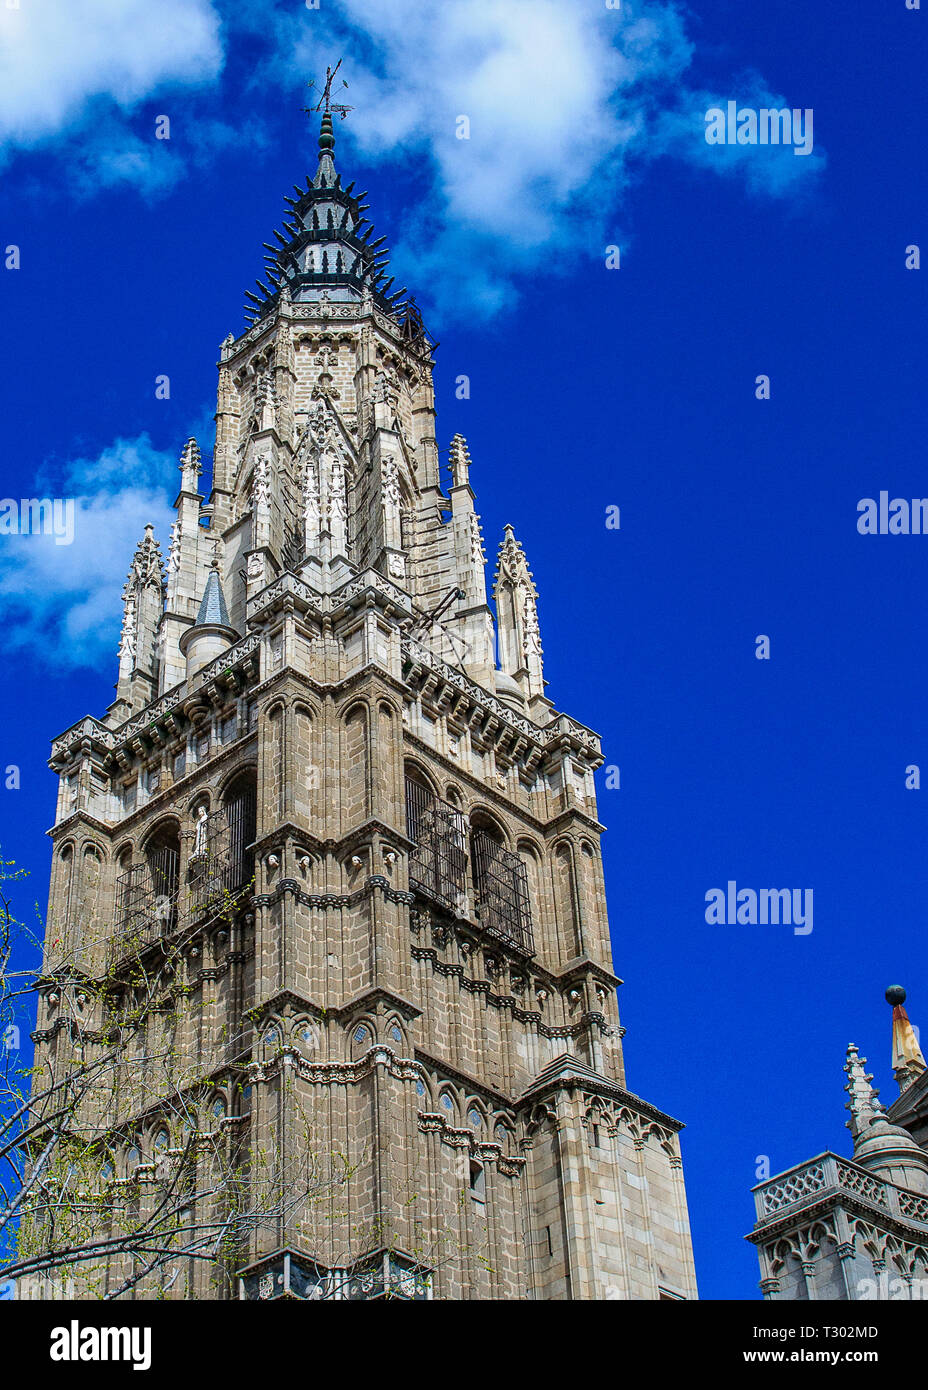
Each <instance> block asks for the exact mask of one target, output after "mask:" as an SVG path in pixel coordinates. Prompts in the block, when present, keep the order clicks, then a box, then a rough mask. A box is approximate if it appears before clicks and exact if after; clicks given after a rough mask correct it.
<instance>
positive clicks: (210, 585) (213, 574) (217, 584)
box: [196, 558, 231, 627]
mask: <svg viewBox="0 0 928 1390" xmlns="http://www.w3.org/2000/svg"><path fill="white" fill-rule="evenodd" d="M196 626H197V627H205V626H211V627H231V623H230V622H229V610H228V608H227V607H226V597H225V594H224V593H223V592H222V580H221V579H220V578H219V564H218V561H217V560H216V559H215V558H214V559H213V563H212V565H211V566H210V571H209V574H208V576H207V579H206V588H205V589H204V590H203V597H202V599H201V600H200V607H199V610H198V612H197V621H196Z"/></svg>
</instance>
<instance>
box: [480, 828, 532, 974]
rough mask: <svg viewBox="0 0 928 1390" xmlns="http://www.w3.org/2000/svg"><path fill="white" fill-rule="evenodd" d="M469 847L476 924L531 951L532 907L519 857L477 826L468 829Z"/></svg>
mask: <svg viewBox="0 0 928 1390" xmlns="http://www.w3.org/2000/svg"><path fill="white" fill-rule="evenodd" d="M470 850H471V864H472V867H473V877H474V899H475V902H474V907H475V910H476V914H477V919H478V921H479V922H480V925H481V926H483V927H486V928H487V930H488V931H491V932H493V933H494V934H495V935H497V936H501V937H503V938H505V940H507V941H512V942H514V943H515V945H517V946H519V947H520V948H521V949H522V950H523V951H527V952H529V953H532V952H533V951H534V949H535V944H534V938H533V935H532V910H531V905H530V901H529V894H528V877H527V874H526V871H525V865H524V863H523V862H522V860H521V858H520V857H519V855H518V854H513V853H512V851H511V850H508V849H506V847H505V845H503V844H502V843H501V842H500V840H499V839H498V837H497V836H496V835H494V834H493V833H492V832H491V831H489V830H487V829H486V828H485V827H484V826H481V825H477V826H474V827H473V829H472V830H471V836H470Z"/></svg>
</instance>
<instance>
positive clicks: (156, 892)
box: [114, 827, 180, 953]
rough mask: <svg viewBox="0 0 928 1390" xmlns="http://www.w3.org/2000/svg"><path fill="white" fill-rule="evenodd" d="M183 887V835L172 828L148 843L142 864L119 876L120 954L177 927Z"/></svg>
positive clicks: (131, 866) (129, 867)
mask: <svg viewBox="0 0 928 1390" xmlns="http://www.w3.org/2000/svg"><path fill="white" fill-rule="evenodd" d="M179 890H180V835H179V833H178V832H177V831H176V830H175V829H173V828H171V827H166V828H165V829H164V830H161V831H157V832H156V833H155V834H154V835H153V836H152V837H151V838H150V839H149V840H148V842H147V844H146V846H145V851H144V859H143V861H142V862H141V863H138V864H131V865H129V866H128V867H127V868H126V869H125V871H124V872H123V873H121V874H120V875H119V876H118V878H117V879H116V935H115V938H114V947H115V949H116V950H117V952H118V953H124V952H125V951H126V950H127V949H134V948H140V947H143V946H146V945H149V944H150V943H151V942H153V941H155V940H157V939H158V938H159V937H162V936H168V935H170V934H171V932H173V931H174V930H175V929H176V927H177V916H178V896H179Z"/></svg>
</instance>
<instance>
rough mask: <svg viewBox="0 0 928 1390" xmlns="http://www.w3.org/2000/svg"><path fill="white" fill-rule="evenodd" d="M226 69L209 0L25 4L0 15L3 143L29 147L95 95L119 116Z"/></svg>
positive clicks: (29, 0)
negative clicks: (161, 92) (171, 86)
mask: <svg viewBox="0 0 928 1390" xmlns="http://www.w3.org/2000/svg"><path fill="white" fill-rule="evenodd" d="M222 62H223V52H222V45H221V43H220V34H219V16H218V15H217V13H216V11H215V10H214V8H213V6H212V4H211V0H22V4H21V5H20V7H19V8H18V9H7V8H6V7H5V6H4V7H2V8H0V142H4V143H11V144H14V145H20V146H28V145H32V144H35V143H36V142H37V141H39V140H42V139H43V138H45V137H47V136H49V135H54V134H55V133H57V132H58V131H60V130H62V129H64V128H65V127H66V126H67V125H68V124H70V123H72V122H74V121H76V120H79V119H80V117H81V115H82V114H83V113H84V111H85V110H86V108H87V105H88V103H90V102H91V101H92V100H93V99H94V98H99V97H107V98H109V99H110V100H111V101H113V102H114V103H115V104H116V105H117V106H119V107H121V108H122V109H123V110H126V109H129V108H131V107H132V106H134V105H135V104H136V103H137V102H139V101H141V100H143V99H144V98H145V97H148V96H149V95H151V94H152V93H153V92H154V91H156V90H157V89H158V88H159V87H161V86H163V85H165V84H167V83H183V84H196V83H202V82H210V81H212V80H213V79H214V78H215V77H216V76H217V75H218V73H219V71H220V69H221V67H222Z"/></svg>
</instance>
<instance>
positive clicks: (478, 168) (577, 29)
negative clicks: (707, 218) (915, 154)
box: [250, 0, 821, 315]
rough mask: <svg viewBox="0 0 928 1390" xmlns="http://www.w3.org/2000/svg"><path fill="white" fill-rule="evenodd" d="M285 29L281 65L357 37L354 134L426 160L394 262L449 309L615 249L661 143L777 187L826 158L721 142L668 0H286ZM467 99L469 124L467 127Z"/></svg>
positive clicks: (497, 299)
mask: <svg viewBox="0 0 928 1390" xmlns="http://www.w3.org/2000/svg"><path fill="white" fill-rule="evenodd" d="M254 20H255V11H254V8H252V10H251V11H250V22H251V23H254ZM275 32H276V40H277V55H276V60H275V62H274V64H272V66H271V68H270V69H269V71H271V72H274V73H276V74H277V75H278V77H284V76H288V77H289V78H290V80H293V79H294V76H295V74H297V73H299V74H300V77H301V78H303V77H305V74H306V73H308V72H311V73H320V72H323V71H324V69H325V63H326V60H327V58H328V56H329V55H330V54H331V53H333V52H341V51H343V52H346V53H348V54H349V55H350V56H349V58H348V59H347V60H346V63H345V68H344V71H345V72H346V75H347V76H348V80H349V82H350V89H349V91H348V92H347V93H342V95H343V97H344V99H345V100H346V101H348V102H350V103H351V104H352V105H354V106H356V108H357V114H356V115H355V116H353V117H352V119H351V121H350V123H349V128H350V131H351V139H352V140H353V141H354V142H355V143H356V145H357V146H358V147H359V148H360V150H361V152H362V154H364V155H365V156H367V157H368V158H370V159H373V160H375V161H384V162H386V161H391V162H395V161H396V159H397V153H398V151H401V152H402V154H403V155H404V156H405V157H406V159H407V160H408V161H409V162H410V163H416V164H417V165H418V166H419V169H420V171H421V172H422V173H423V174H424V176H425V182H426V193H425V200H424V203H423V204H422V205H421V206H420V207H418V208H417V209H416V210H415V213H414V214H412V215H411V216H407V219H406V225H405V226H404V227H403V229H402V236H401V239H400V240H399V241H398V243H397V246H396V249H395V254H394V257H393V266H394V268H395V270H396V272H397V273H398V277H399V279H400V281H402V280H408V282H409V283H410V285H418V286H420V287H421V288H422V290H423V292H424V291H425V290H426V288H427V287H428V286H429V284H431V286H432V290H433V293H434V294H435V296H436V297H437V300H438V308H439V311H440V312H442V313H443V314H445V315H448V314H452V315H453V314H458V313H462V312H463V313H465V314H470V313H472V312H473V311H474V310H475V309H476V310H478V311H481V310H482V311H483V312H484V313H485V314H487V315H489V314H491V313H493V312H495V311H496V310H498V309H499V308H500V306H501V305H502V304H504V303H505V302H506V301H507V300H508V299H510V298H511V297H512V295H513V293H514V292H515V288H516V286H517V284H518V279H519V277H520V276H522V275H527V274H535V273H537V272H539V271H540V270H542V269H543V270H544V272H545V273H546V274H548V275H550V274H552V273H557V272H559V271H568V270H572V269H575V268H576V266H577V265H578V264H579V263H580V261H581V260H582V259H583V258H586V257H591V256H599V255H601V254H602V252H603V248H604V246H605V245H606V244H608V243H610V242H612V241H614V240H616V239H617V238H618V237H619V236H620V235H621V233H622V232H623V230H624V228H623V226H622V219H623V194H624V193H625V191H626V190H627V188H628V186H629V183H630V181H631V179H632V178H633V176H634V175H635V173H636V171H637V170H638V169H640V168H641V167H642V166H644V165H645V164H646V163H647V162H648V161H650V160H652V159H654V158H655V157H657V156H658V155H667V154H670V155H674V156H676V157H678V158H680V159H682V160H684V161H687V162H691V163H693V164H696V165H698V166H699V167H702V168H706V169H712V170H713V172H715V173H718V174H722V175H728V174H731V173H737V174H740V175H741V176H743V178H744V179H745V181H746V183H747V186H748V189H749V191H750V192H751V193H753V194H757V195H763V196H768V195H769V196H781V195H787V194H791V193H792V192H793V191H794V190H795V189H796V188H797V187H798V186H799V184H800V183H801V182H809V175H810V174H812V173H814V170H813V169H812V168H811V167H806V168H803V165H806V166H810V165H811V164H812V163H813V162H812V161H806V160H797V159H795V158H793V157H792V152H791V151H789V150H782V149H781V150H761V151H758V150H754V151H751V152H750V153H749V154H746V155H745V154H742V157H740V158H738V159H737V160H736V161H735V162H734V167H733V165H732V162H731V160H730V158H728V157H725V158H723V159H722V160H716V161H715V162H714V163H713V162H711V161H710V160H709V159H707V157H706V154H707V150H708V147H707V146H706V144H705V139H704V131H705V126H704V123H703V120H702V117H703V113H704V111H705V109H706V108H705V104H704V98H703V95H702V94H701V93H700V92H699V91H698V90H697V89H696V88H695V85H690V84H689V83H688V81H687V75H688V72H689V70H690V69H691V67H692V62H693V57H694V46H693V44H692V42H691V40H690V39H689V37H688V35H687V33H686V29H685V25H684V21H683V17H682V14H681V12H680V10H678V9H677V7H676V6H675V5H674V4H673V3H668V2H665V0H654V2H653V3H642V4H640V5H635V4H633V3H627V4H625V5H623V6H622V8H621V9H617V10H611V9H606V7H605V5H604V4H603V3H602V0H570V3H565V0H506V3H505V4H500V3H499V0H454V3H453V4H450V3H445V4H434V5H433V4H428V5H426V4H410V3H408V0H377V3H376V5H373V4H371V3H370V0H340V4H339V5H338V6H337V8H335V9H333V8H332V7H331V6H329V7H323V9H321V10H320V11H319V12H313V19H312V22H311V23H308V22H307V21H306V19H305V17H297V16H296V15H292V16H291V17H290V18H289V19H288V20H287V21H283V20H281V19H280V17H279V16H278V18H277V20H276V31H275ZM359 54H364V55H366V61H365V62H364V64H363V65H361V64H360V63H359V61H358V56H357V55H359ZM459 116H466V117H467V118H468V120H469V122H470V138H469V139H459V138H457V137H456V120H457V118H458V117H459ZM751 154H753V155H754V156H756V157H755V158H753V159H752V158H751V157H750V155H751ZM342 162H343V163H344V160H343V161H342ZM814 162H815V163H816V164H818V165H820V164H821V160H817V161H814ZM410 224H412V225H413V226H414V228H415V231H411V230H410ZM436 277H437V278H436Z"/></svg>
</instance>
